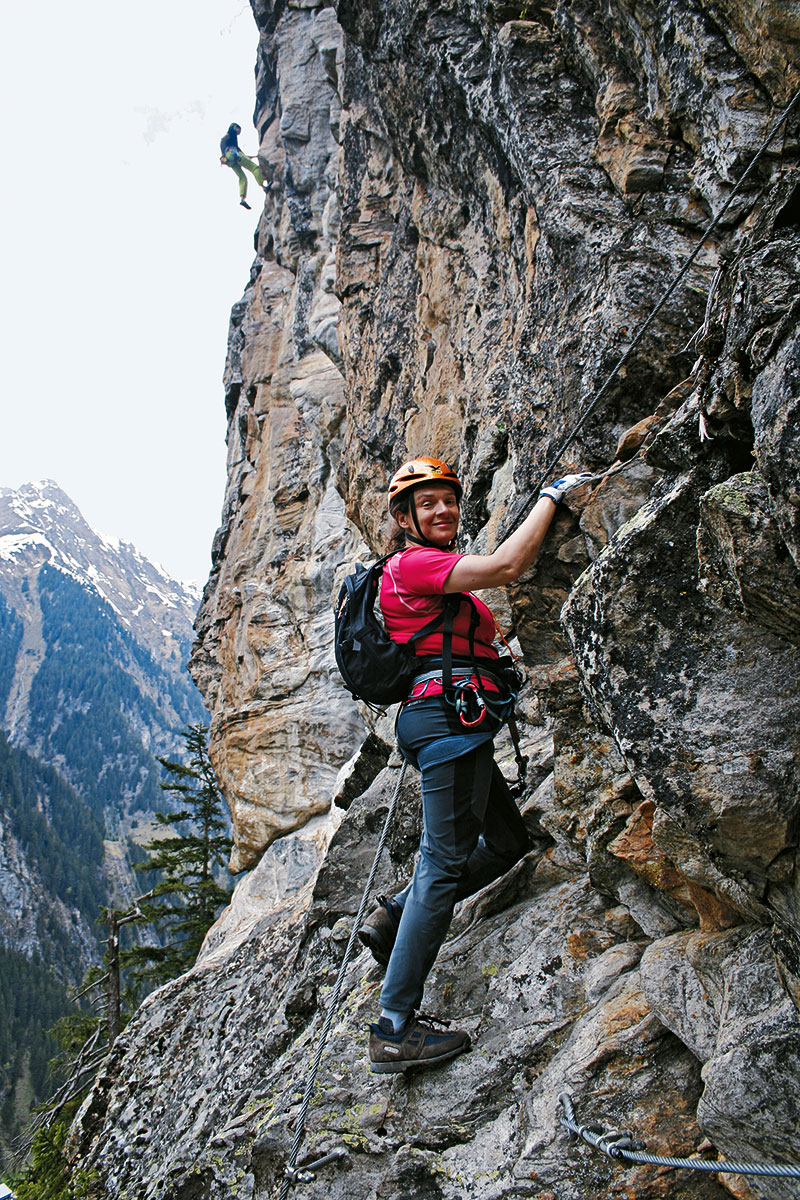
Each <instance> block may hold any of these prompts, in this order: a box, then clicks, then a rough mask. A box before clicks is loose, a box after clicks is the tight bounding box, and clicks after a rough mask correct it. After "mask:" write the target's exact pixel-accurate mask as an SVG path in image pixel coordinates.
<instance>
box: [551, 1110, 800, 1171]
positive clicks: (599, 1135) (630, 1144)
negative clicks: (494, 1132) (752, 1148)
mask: <svg viewBox="0 0 800 1200" xmlns="http://www.w3.org/2000/svg"><path fill="white" fill-rule="evenodd" d="M558 1102H559V1104H560V1105H561V1107H562V1108H563V1110H564V1115H563V1116H562V1117H561V1118H560V1120H561V1124H562V1125H563V1126H564V1128H565V1129H568V1130H569V1131H570V1133H574V1134H575V1135H576V1136H577V1137H579V1138H581V1139H582V1141H584V1142H586V1144H587V1145H588V1146H592V1147H593V1149H595V1150H600V1151H601V1152H602V1153H603V1154H605V1156H606V1158H611V1159H613V1160H614V1161H616V1162H619V1161H620V1160H621V1159H625V1160H626V1161H627V1162H630V1163H638V1164H642V1165H651V1166H655V1167H673V1168H675V1169H676V1170H688V1171H706V1172H708V1173H709V1174H717V1173H726V1174H730V1175H761V1176H770V1177H771V1178H778V1179H800V1164H798V1165H797V1166H794V1165H792V1164H789V1163H752V1162H728V1161H722V1162H713V1161H710V1160H708V1159H702V1158H672V1157H670V1156H668V1155H660V1154H646V1153H643V1151H644V1142H640V1141H637V1140H635V1139H634V1137H633V1134H632V1133H631V1132H630V1130H625V1131H624V1132H621V1131H620V1130H609V1131H608V1132H607V1133H604V1132H603V1127H602V1125H579V1124H578V1123H577V1121H576V1119H575V1109H574V1107H573V1104H572V1097H571V1096H570V1094H569V1092H561V1093H560V1095H559V1097H558Z"/></svg>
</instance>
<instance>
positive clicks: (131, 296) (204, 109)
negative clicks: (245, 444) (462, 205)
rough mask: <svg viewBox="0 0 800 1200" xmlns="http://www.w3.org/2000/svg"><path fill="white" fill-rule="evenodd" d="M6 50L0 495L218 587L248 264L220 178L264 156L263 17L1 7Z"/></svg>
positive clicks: (233, 5) (226, 7)
mask: <svg viewBox="0 0 800 1200" xmlns="http://www.w3.org/2000/svg"><path fill="white" fill-rule="evenodd" d="M3 26H4V28H3V38H2V43H3V44H2V49H0V76H1V78H0V89H2V91H1V92H0V111H2V119H3V125H4V126H5V128H4V130H3V134H2V145H3V154H2V168H0V170H1V171H2V188H0V237H2V244H1V245H0V275H1V277H2V284H0V293H1V298H2V314H1V315H0V339H1V340H0V389H1V390H0V405H1V406H2V408H1V410H0V411H1V413H2V417H1V422H0V486H4V487H18V486H19V485H20V484H22V483H26V482H29V481H31V480H35V479H42V478H50V479H53V480H55V482H56V483H58V484H59V486H60V487H62V488H63V489H64V491H65V492H67V493H68V495H69V496H70V497H71V498H72V499H73V500H74V501H75V503H76V504H77V505H78V507H79V508H80V509H81V511H82V512H83V515H84V516H85V517H86V519H87V520H88V522H89V524H90V525H92V526H93V527H94V528H95V529H97V530H99V531H100V532H101V533H103V534H106V535H113V536H116V537H122V538H124V539H126V540H127V541H131V542H134V543H135V545H136V546H137V548H138V549H139V550H140V551H141V552H142V553H143V554H145V555H147V557H149V558H153V559H156V560H157V561H158V562H160V563H161V564H162V565H163V567H164V568H165V569H166V570H167V571H168V572H169V573H170V574H172V575H174V576H178V577H179V578H184V579H197V580H199V581H201V582H203V581H204V580H205V578H206V576H207V575H208V571H209V566H210V550H211V541H212V538H213V535H214V531H215V529H216V527H217V525H218V523H219V516H220V512H221V508H222V499H223V489H224V483H225V407H224V396H223V390H222V383H221V377H222V371H223V368H224V365H225V346H226V339H227V328H228V317H229V313H230V308H231V305H232V304H234V303H235V302H236V301H237V300H238V299H239V298H240V296H241V294H242V292H243V290H244V287H245V285H246V283H247V281H248V276H249V270H250V264H251V262H252V260H253V257H254V252H253V233H254V230H255V227H256V223H257V218H258V212H259V209H260V203H259V192H258V189H257V188H256V186H255V184H254V183H253V182H252V180H251V182H250V192H249V199H250V200H251V202H252V204H253V210H252V212H248V211H247V210H246V209H243V208H240V207H239V203H238V190H237V181H236V178H235V176H234V174H233V172H232V171H230V170H229V169H228V168H226V167H222V166H220V164H219V139H220V137H221V136H222V134H223V133H224V131H225V130H226V129H227V127H228V125H229V124H230V122H231V121H238V122H239V124H240V125H241V126H242V131H243V132H242V135H241V137H240V139H239V140H240V143H241V145H242V148H243V149H244V150H245V152H246V153H250V154H255V151H256V148H257V142H256V135H255V132H254V130H253V125H252V113H253V108H254V103H255V84H254V74H253V72H254V66H255V58H256V48H257V44H258V33H257V30H256V26H255V23H254V21H253V17H252V13H251V11H250V5H249V3H248V2H247V0H137V2H136V3H134V4H123V3H120V0H70V3H65V2H64V0H37V2H36V3H35V4H34V3H25V2H21V3H16V4H14V5H13V6H12V5H7V6H6V7H5V11H4V21H3Z"/></svg>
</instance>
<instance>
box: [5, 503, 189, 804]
mask: <svg viewBox="0 0 800 1200" xmlns="http://www.w3.org/2000/svg"><path fill="white" fill-rule="evenodd" d="M198 600H199V589H197V588H195V587H193V586H192V585H190V584H186V583H183V582H181V581H180V580H177V579H172V578H170V576H168V575H167V574H166V572H165V571H163V570H162V568H161V567H159V566H157V565H156V564H155V563H152V562H150V561H149V560H148V559H146V558H145V557H144V556H143V555H142V554H140V553H139V551H138V550H137V549H136V548H135V547H134V546H132V545H130V544H128V543H126V542H119V541H117V542H114V541H111V540H109V539H108V538H105V537H102V536H101V535H100V534H98V533H97V532H95V530H93V529H92V528H91V526H90V525H89V524H88V523H87V522H86V520H85V519H84V517H83V516H82V515H81V513H80V511H79V509H78V508H77V507H76V505H75V504H74V503H73V502H72V500H70V498H69V497H68V496H67V495H66V494H65V493H64V492H63V491H62V490H61V489H60V488H59V487H58V486H57V485H56V484H55V483H53V482H51V481H49V480H46V481H44V482H39V483H31V484H27V485H25V486H24V487H21V488H19V489H18V490H13V489H11V488H2V489H0V727H2V728H3V729H4V730H5V732H6V733H7V734H8V736H9V738H10V740H11V742H12V743H14V744H16V745H20V746H22V747H25V748H26V749H27V750H29V751H31V752H32V753H33V754H35V755H36V756H37V757H38V758H40V759H41V760H42V761H43V762H45V763H48V764H50V765H51V766H54V767H56V768H57V770H59V771H60V772H61V773H62V774H63V775H64V777H65V778H66V779H67V780H68V781H69V783H70V784H71V785H72V786H73V787H74V788H75V789H76V790H77V792H78V794H79V795H80V796H81V797H82V798H83V799H84V800H85V801H86V802H87V803H88V804H90V806H91V807H92V808H93V809H94V811H95V812H97V814H98V816H100V817H101V818H103V819H105V820H106V822H107V823H108V822H111V823H112V824H113V823H114V822H115V821H116V820H117V819H118V818H119V817H120V816H121V815H123V814H125V815H130V814H132V813H133V812H135V811H140V812H144V813H151V812H152V811H153V807H154V805H157V804H158V802H159V799H160V793H159V788H158V779H159V778H160V773H161V770H160V767H159V766H158V764H157V763H156V761H155V756H156V755H162V756H163V755H167V756H172V755H174V754H175V753H176V752H177V751H178V750H179V749H180V739H179V733H180V730H181V729H183V728H185V726H186V725H187V724H188V723H190V722H196V721H202V720H204V719H205V710H204V708H203V706H202V703H201V701H200V698H199V695H198V693H197V692H196V690H195V688H194V685H193V684H192V682H191V680H190V678H189V676H188V674H187V672H186V670H185V663H186V660H187V658H188V653H189V648H190V644H191V638H192V620H193V617H194V613H195V610H196V608H197V604H198Z"/></svg>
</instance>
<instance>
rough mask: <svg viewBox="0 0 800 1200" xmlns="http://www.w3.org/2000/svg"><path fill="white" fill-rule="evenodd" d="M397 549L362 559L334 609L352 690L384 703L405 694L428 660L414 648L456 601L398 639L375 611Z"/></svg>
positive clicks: (339, 659)
mask: <svg viewBox="0 0 800 1200" xmlns="http://www.w3.org/2000/svg"><path fill="white" fill-rule="evenodd" d="M397 553H399V552H398V551H396V550H394V551H392V554H397ZM392 554H385V555H384V557H383V558H379V559H378V561H377V562H375V563H373V564H372V566H371V567H362V565H361V563H358V565H357V566H356V569H355V571H353V573H352V575H348V576H347V578H346V579H345V581H344V583H343V584H342V586H341V589H340V591H339V598H338V600H337V601H336V608H335V610H334V624H335V633H334V652H335V654H336V665H337V666H338V668H339V670H340V672H341V674H342V678H343V679H344V681H345V684H346V685H347V690H348V691H349V692H350V694H351V696H353V698H354V699H356V700H365V701H366V702H367V703H368V704H375V705H378V706H380V707H383V706H385V705H388V704H399V702H400V701H401V700H405V698H406V696H407V695H408V693H409V691H410V690H411V684H412V681H413V679H414V676H415V675H417V674H419V672H420V670H424V661H425V660H424V659H421V658H419V657H417V655H416V654H415V653H414V643H415V642H417V641H419V639H420V638H422V637H426V636H427V634H429V633H432V632H433V631H434V629H438V628H439V626H440V625H442V624H443V623H444V620H445V616H446V615H447V611H448V608H450V607H451V605H449V604H447V603H445V605H444V607H443V608H442V611H441V612H440V613H437V615H436V616H435V617H434V618H433V620H431V621H428V623H427V625H424V626H423V627H422V629H419V630H417V632H416V633H415V634H414V635H413V637H411V638H410V639H409V641H408V642H405V643H401V642H393V641H392V639H391V638H390V637H389V635H388V633H387V632H386V630H385V629H384V628H383V626H382V625H381V623H380V621H379V620H378V618H377V617H376V616H375V597H376V596H377V594H378V587H379V586H380V581H381V575H382V574H383V568H384V565H385V563H387V562H388V561H389V559H390V558H391V557H392ZM460 599H461V597H460V595H458V596H456V597H455V601H456V607H457V605H458V601H460Z"/></svg>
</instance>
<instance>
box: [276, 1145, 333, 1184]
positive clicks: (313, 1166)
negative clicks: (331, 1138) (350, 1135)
mask: <svg viewBox="0 0 800 1200" xmlns="http://www.w3.org/2000/svg"><path fill="white" fill-rule="evenodd" d="M346 1157H347V1151H346V1150H345V1148H344V1146H339V1147H338V1148H337V1149H336V1150H331V1151H330V1153H329V1154H323V1156H322V1158H316V1159H314V1161H313V1162H310V1163H305V1164H304V1165H303V1166H302V1167H287V1168H286V1170H285V1171H284V1175H285V1177H286V1178H287V1179H288V1180H289V1183H313V1182H314V1180H315V1179H316V1178H317V1174H316V1173H317V1171H318V1170H319V1169H320V1167H326V1166H327V1165H328V1163H332V1162H338V1160H339V1159H340V1158H346Z"/></svg>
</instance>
